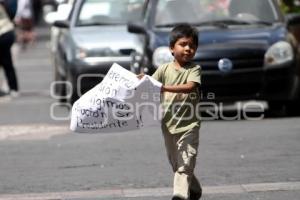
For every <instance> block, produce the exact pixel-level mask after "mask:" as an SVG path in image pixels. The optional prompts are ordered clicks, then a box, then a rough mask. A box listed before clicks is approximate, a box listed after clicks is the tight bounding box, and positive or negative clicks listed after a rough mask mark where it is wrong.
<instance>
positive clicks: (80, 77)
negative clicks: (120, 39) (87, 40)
mask: <svg viewBox="0 0 300 200" xmlns="http://www.w3.org/2000/svg"><path fill="white" fill-rule="evenodd" d="M130 61H131V58H130V57H101V58H98V57H95V58H87V59H84V60H76V61H73V62H71V63H70V73H71V77H72V80H71V82H72V84H73V85H74V84H76V89H77V90H79V91H82V92H85V91H87V90H89V89H91V88H92V87H94V86H95V85H97V84H98V83H100V82H101V81H102V79H103V78H104V77H105V75H106V74H107V72H108V71H109V69H110V67H111V66H112V65H113V63H117V64H119V65H121V66H122V67H124V68H125V69H127V70H130Z"/></svg>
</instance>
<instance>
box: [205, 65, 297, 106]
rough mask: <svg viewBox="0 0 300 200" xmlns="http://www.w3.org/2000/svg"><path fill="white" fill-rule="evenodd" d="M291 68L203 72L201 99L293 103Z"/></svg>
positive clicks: (292, 75)
mask: <svg viewBox="0 0 300 200" xmlns="http://www.w3.org/2000/svg"><path fill="white" fill-rule="evenodd" d="M293 69H294V63H287V64H285V65H280V66H276V67H273V68H256V69H240V70H234V71H232V72H230V73H228V74H224V73H222V72H219V71H205V70H203V74H202V83H203V84H202V86H201V97H202V99H203V100H205V101H239V100H266V101H272V100H275V101H277V100H292V99H293V98H295V95H294V94H293V93H294V92H293V90H294V87H295V81H294V80H295V77H296V76H295V72H294V70H293Z"/></svg>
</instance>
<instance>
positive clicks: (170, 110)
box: [152, 62, 201, 134]
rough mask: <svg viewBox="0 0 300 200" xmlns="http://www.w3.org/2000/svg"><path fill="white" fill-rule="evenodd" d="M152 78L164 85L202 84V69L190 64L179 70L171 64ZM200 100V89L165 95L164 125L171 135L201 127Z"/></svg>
mask: <svg viewBox="0 0 300 200" xmlns="http://www.w3.org/2000/svg"><path fill="white" fill-rule="evenodd" d="M152 77H153V78H154V79H156V80H158V81H160V82H161V83H162V84H163V85H180V84H186V83H187V82H190V81H192V82H195V83H198V84H201V68H200V66H199V65H196V64H194V63H189V64H188V65H186V66H184V67H183V68H181V69H179V70H177V69H176V68H175V65H174V62H171V63H167V64H163V65H161V66H160V67H159V68H158V69H157V70H156V72H155V73H154V74H153V75H152ZM199 100H200V95H199V90H198V87H196V88H194V90H193V91H192V92H190V93H171V92H164V93H163V95H162V106H163V110H164V115H163V119H162V123H164V124H165V125H166V127H167V128H168V130H169V131H170V133H172V134H176V133H182V132H185V131H187V130H190V129H192V128H194V127H196V126H198V127H200V110H199V104H198V103H199Z"/></svg>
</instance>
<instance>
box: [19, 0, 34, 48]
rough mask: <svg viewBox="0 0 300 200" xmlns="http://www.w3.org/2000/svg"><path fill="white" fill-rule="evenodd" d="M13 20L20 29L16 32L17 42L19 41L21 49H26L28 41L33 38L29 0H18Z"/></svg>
mask: <svg viewBox="0 0 300 200" xmlns="http://www.w3.org/2000/svg"><path fill="white" fill-rule="evenodd" d="M15 22H16V25H17V27H18V28H19V30H20V31H19V33H18V42H20V43H21V45H22V49H26V47H27V45H28V43H32V42H33V41H34V39H35V33H34V31H33V27H34V20H33V10H32V2H31V0H18V9H17V13H16V17H15Z"/></svg>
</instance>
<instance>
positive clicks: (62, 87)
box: [54, 67, 67, 103]
mask: <svg viewBox="0 0 300 200" xmlns="http://www.w3.org/2000/svg"><path fill="white" fill-rule="evenodd" d="M54 81H57V82H64V81H66V79H65V78H64V77H62V76H61V75H60V74H59V73H58V70H57V67H55V72H54ZM54 90H55V91H54V92H55V95H57V96H59V99H58V100H59V102H61V103H65V102H66V101H67V99H66V95H67V91H66V84H60V83H58V84H55V88H54Z"/></svg>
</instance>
